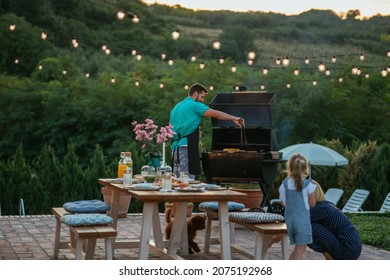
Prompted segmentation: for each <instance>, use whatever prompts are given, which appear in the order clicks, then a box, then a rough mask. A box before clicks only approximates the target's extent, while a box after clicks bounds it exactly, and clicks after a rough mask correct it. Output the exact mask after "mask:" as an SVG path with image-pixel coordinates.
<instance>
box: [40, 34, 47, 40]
mask: <svg viewBox="0 0 390 280" xmlns="http://www.w3.org/2000/svg"><path fill="white" fill-rule="evenodd" d="M41 39H42V40H46V39H47V34H46V32H42V33H41Z"/></svg>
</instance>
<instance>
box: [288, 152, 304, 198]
mask: <svg viewBox="0 0 390 280" xmlns="http://www.w3.org/2000/svg"><path fill="white" fill-rule="evenodd" d="M286 167H287V176H288V177H290V178H292V179H294V181H295V185H296V187H297V190H298V191H301V190H302V188H303V179H305V178H306V177H307V175H308V169H309V166H308V164H307V160H306V158H305V157H304V156H302V155H301V154H295V155H293V156H292V157H290V159H289V160H288V161H287V164H286Z"/></svg>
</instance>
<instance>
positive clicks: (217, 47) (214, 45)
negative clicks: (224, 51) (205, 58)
mask: <svg viewBox="0 0 390 280" xmlns="http://www.w3.org/2000/svg"><path fill="white" fill-rule="evenodd" d="M213 48H214V49H215V50H219V49H220V48H221V43H220V42H219V41H214V42H213Z"/></svg>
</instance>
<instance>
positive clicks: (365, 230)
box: [347, 212, 390, 251]
mask: <svg viewBox="0 0 390 280" xmlns="http://www.w3.org/2000/svg"><path fill="white" fill-rule="evenodd" d="M347 216H348V217H349V219H350V220H351V222H352V223H353V224H354V226H355V227H356V229H357V231H358V232H359V235H360V238H361V239H362V242H363V243H364V244H366V245H371V246H374V247H377V248H381V249H383V250H386V251H390V213H389V212H387V213H383V214H351V213H347Z"/></svg>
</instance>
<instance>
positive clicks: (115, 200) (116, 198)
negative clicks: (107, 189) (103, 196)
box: [108, 188, 121, 229]
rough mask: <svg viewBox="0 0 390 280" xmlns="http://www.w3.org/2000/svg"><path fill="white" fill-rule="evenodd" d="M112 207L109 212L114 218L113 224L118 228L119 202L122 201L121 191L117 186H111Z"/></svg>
mask: <svg viewBox="0 0 390 280" xmlns="http://www.w3.org/2000/svg"><path fill="white" fill-rule="evenodd" d="M111 190H112V193H111V209H110V210H109V211H108V214H109V215H110V217H111V218H112V219H113V223H112V226H113V228H115V229H117V227H118V213H119V203H120V198H121V197H120V195H121V193H120V191H119V190H116V189H115V188H111Z"/></svg>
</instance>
